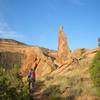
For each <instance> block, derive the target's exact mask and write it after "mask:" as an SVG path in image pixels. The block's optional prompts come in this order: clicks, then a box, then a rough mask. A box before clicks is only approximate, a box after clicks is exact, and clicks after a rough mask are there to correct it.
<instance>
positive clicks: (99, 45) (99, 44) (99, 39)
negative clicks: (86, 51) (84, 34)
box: [98, 38, 100, 47]
mask: <svg viewBox="0 0 100 100" xmlns="http://www.w3.org/2000/svg"><path fill="white" fill-rule="evenodd" d="M98 47H100V38H98Z"/></svg>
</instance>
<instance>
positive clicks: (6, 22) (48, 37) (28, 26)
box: [0, 0, 100, 50]
mask: <svg viewBox="0 0 100 100" xmlns="http://www.w3.org/2000/svg"><path fill="white" fill-rule="evenodd" d="M60 25H62V26H63V30H64V32H65V34H66V37H67V38H68V44H69V48H70V49H71V50H74V49H76V48H96V47H97V44H98V42H97V38H98V37H100V0H0V38H9V39H15V40H18V41H21V42H24V43H26V44H29V45H38V46H41V47H45V48H49V49H57V48H58V32H59V27H60Z"/></svg>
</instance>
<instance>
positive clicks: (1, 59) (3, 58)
mask: <svg viewBox="0 0 100 100" xmlns="http://www.w3.org/2000/svg"><path fill="white" fill-rule="evenodd" d="M22 58H24V55H23V54H21V53H18V52H15V53H12V52H0V66H1V67H3V68H6V69H10V68H13V67H14V66H20V65H21V59H22Z"/></svg>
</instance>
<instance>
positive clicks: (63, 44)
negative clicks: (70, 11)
mask: <svg viewBox="0 0 100 100" xmlns="http://www.w3.org/2000/svg"><path fill="white" fill-rule="evenodd" d="M70 57H71V52H70V49H69V46H68V41H67V38H66V36H65V33H64V32H63V28H62V26H60V29H59V39H58V51H57V57H56V61H55V63H56V64H57V65H58V66H61V65H62V64H64V63H65V62H66V61H67V60H68V59H69V58H70Z"/></svg>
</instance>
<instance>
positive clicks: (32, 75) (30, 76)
mask: <svg viewBox="0 0 100 100" xmlns="http://www.w3.org/2000/svg"><path fill="white" fill-rule="evenodd" d="M28 82H29V88H30V87H34V84H35V70H34V68H31V69H30V70H29V73H28Z"/></svg>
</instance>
